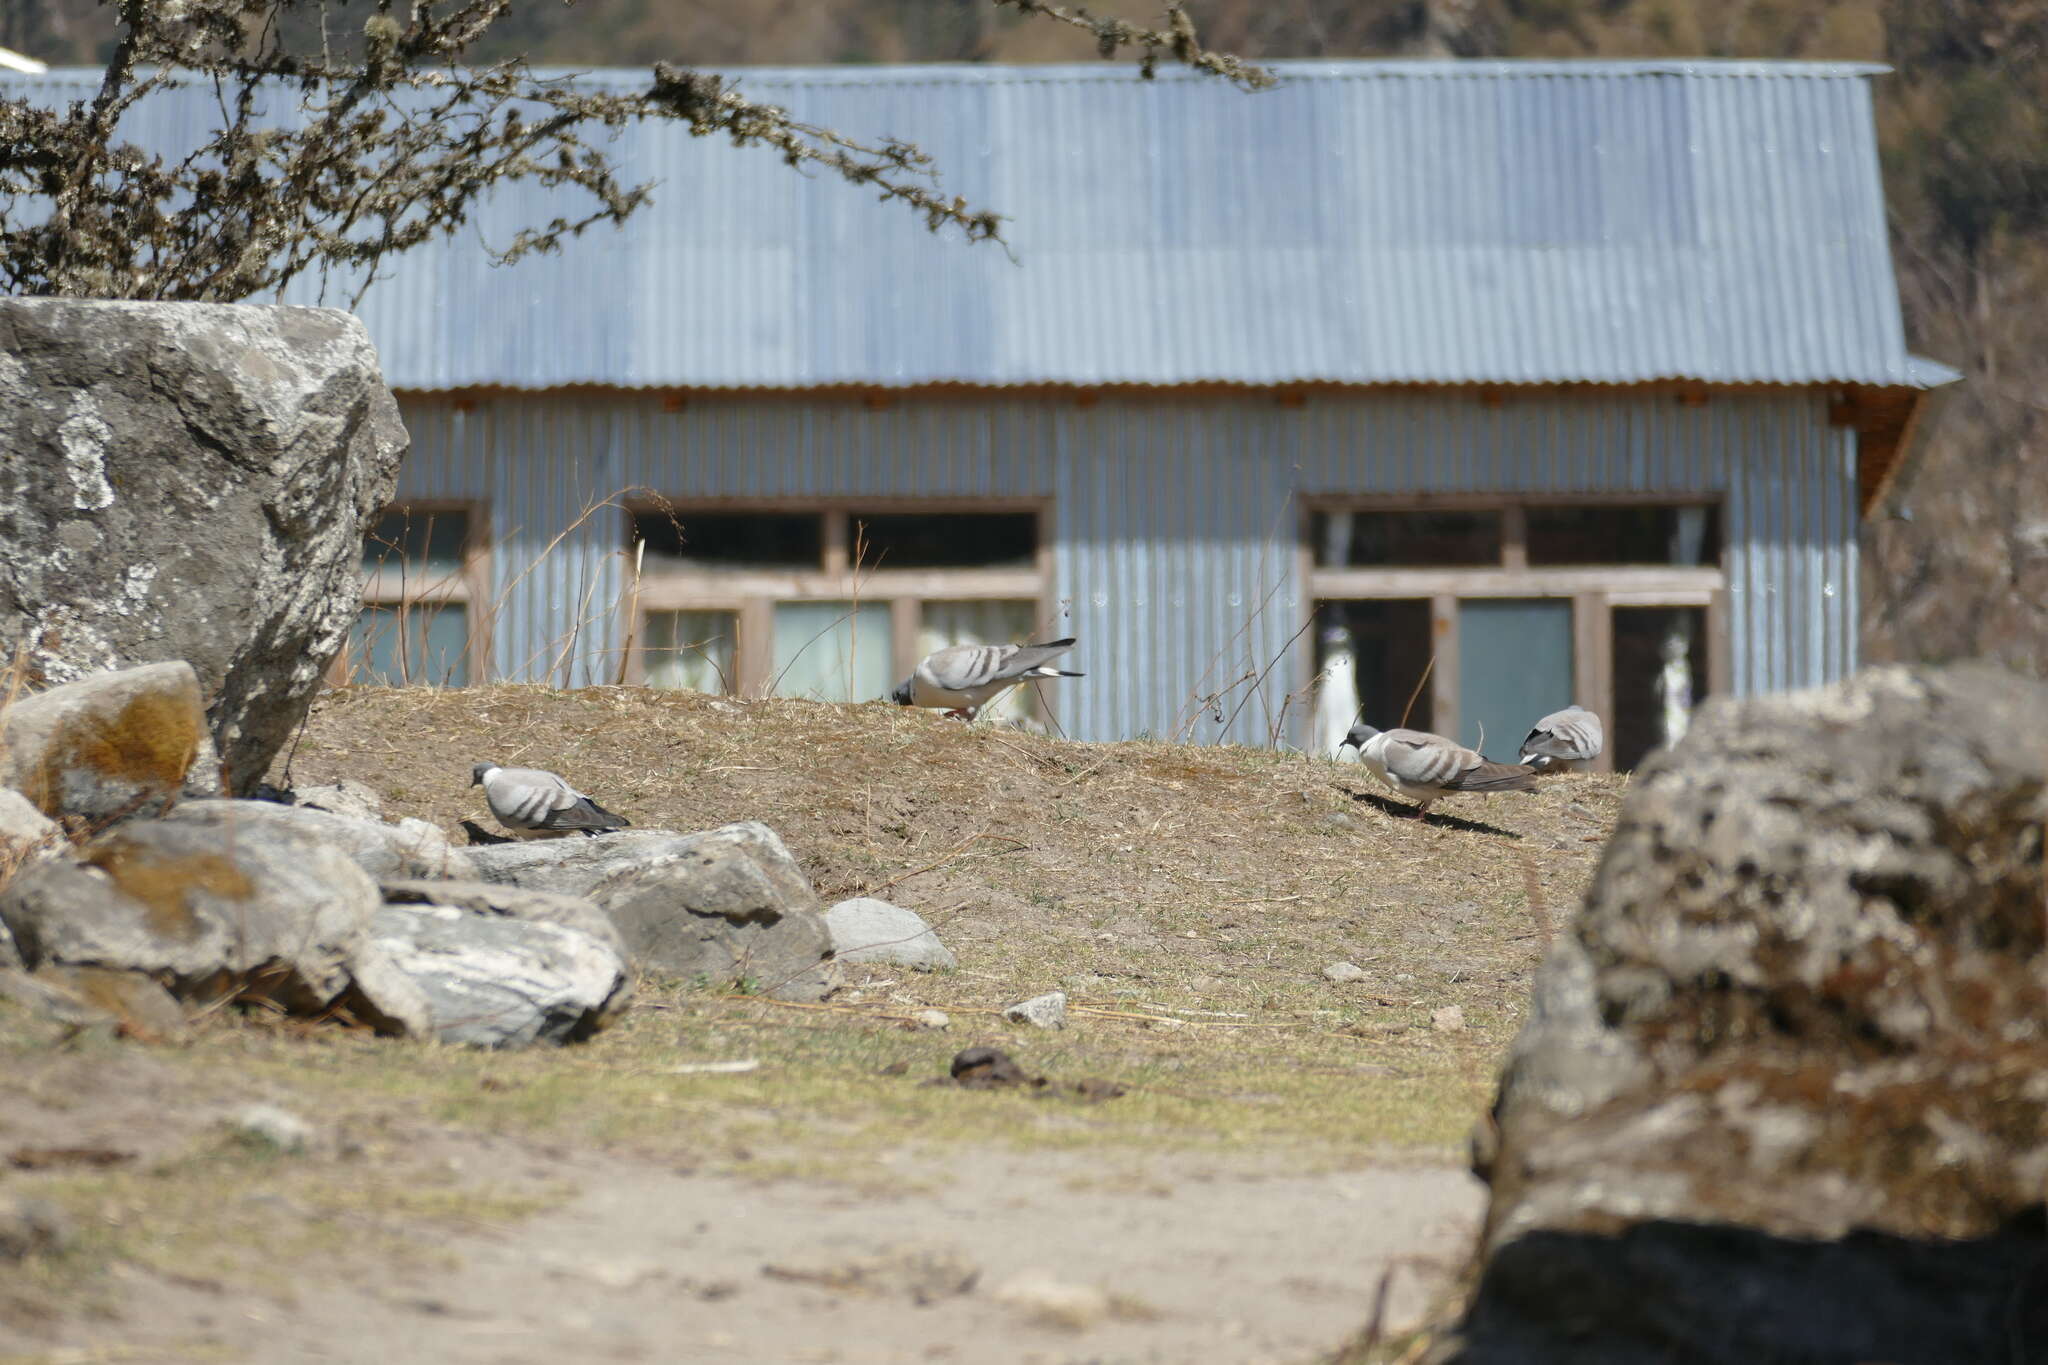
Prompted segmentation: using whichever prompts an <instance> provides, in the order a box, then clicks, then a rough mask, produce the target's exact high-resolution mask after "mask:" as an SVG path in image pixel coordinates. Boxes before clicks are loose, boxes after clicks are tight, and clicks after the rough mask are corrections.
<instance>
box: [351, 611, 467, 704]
mask: <svg viewBox="0 0 2048 1365" xmlns="http://www.w3.org/2000/svg"><path fill="white" fill-rule="evenodd" d="M348 654H349V660H350V664H351V667H350V669H349V677H348V681H349V682H352V683H368V684H371V685H373V686H378V687H398V686H403V685H406V684H411V683H427V684H432V685H435V686H442V687H464V686H467V685H468V683H469V610H468V608H466V607H464V606H463V605H462V604H461V603H460V602H425V603H414V604H412V605H393V604H384V603H373V604H371V605H369V606H365V607H364V608H363V609H362V612H361V613H360V614H359V615H358V616H357V617H356V623H355V626H354V628H353V629H351V630H350V631H349V640H348Z"/></svg>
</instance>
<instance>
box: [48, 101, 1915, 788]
mask: <svg viewBox="0 0 2048 1365" xmlns="http://www.w3.org/2000/svg"><path fill="white" fill-rule="evenodd" d="M1277 69H1278V72H1279V74H1280V76H1281V78H1282V79H1281V83H1280V85H1279V87H1278V88H1277V89H1274V90H1271V91H1268V92H1262V93H1258V94H1252V95H1247V94H1243V93H1240V92H1239V91H1237V90H1235V89H1232V88H1230V87H1229V86H1227V85H1224V84H1222V83H1219V82H1216V81H1213V80H1207V79H1202V78H1197V77H1193V76H1190V75H1186V74H1180V73H1169V74H1163V75H1162V76H1161V77H1160V78H1159V79H1158V80H1156V81H1151V82H1147V81H1144V80H1142V79H1140V78H1139V77H1138V76H1137V75H1136V73H1135V72H1133V71H1130V70H1128V69H1122V68H1118V67H1113V66H1088V67H1065V66H1045V67H983V66H918V67H852V68H844V67H842V68H814V69H775V70H769V69H761V70H752V71H741V72H738V73H735V75H736V76H737V78H738V80H739V83H740V85H741V88H742V89H744V90H745V91H746V92H747V93H748V94H749V95H750V96H752V97H754V98H758V99H765V100H768V101H771V102H773V103H776V104H780V105H782V106H784V107H786V108H788V109H789V110H791V111H792V112H793V113H794V114H796V115H797V116H798V117H800V118H802V119H804V120H806V121H810V122H815V123H821V124H825V125H827V126H830V127H833V128H836V129H838V130H840V131H842V132H845V133H848V134H851V135H856V136H859V135H881V134H896V135H900V136H904V137H910V138H914V139H916V140H917V141H918V142H919V143H920V144H921V145H922V146H923V147H925V149H926V150H928V151H930V152H931V153H933V154H934V156H935V157H936V158H937V162H938V164H939V166H940V167H941V168H942V169H943V174H944V177H945V185H946V188H947V189H948V190H949V191H951V192H957V193H959V194H962V195H964V196H966V197H967V198H968V199H969V200H970V201H971V202H974V203H976V204H979V205H987V206H990V207H994V208H996V209H998V210H999V211H1001V212H1003V213H1004V214H1006V215H1008V217H1009V219H1010V221H1009V223H1008V224H1007V226H1006V235H1007V236H1008V238H1009V241H1010V243H1011V253H1010V254H1007V255H1006V254H1005V253H1004V252H1003V251H1002V250H999V249H996V248H992V247H987V246H980V247H970V246H966V245H962V244H960V243H959V242H957V241H955V240H950V239H947V238H944V237H934V236H932V235H930V234H928V233H927V232H925V231H924V229H923V227H922V225H921V223H920V222H919V221H918V220H916V219H915V218H914V217H913V216H912V215H911V214H910V213H908V212H906V211H905V210H903V209H901V208H898V207H895V206H892V205H886V204H881V203H878V202H876V201H875V200H874V198H873V196H872V195H870V194H867V193H865V192H863V191H861V190H857V189H854V188H850V187H848V186H846V185H844V184H842V183H840V182H838V181H836V180H831V179H824V178H807V177H804V176H800V175H797V174H793V173H792V172H790V171H789V170H788V169H787V168H785V167H784V166H783V165H782V164H781V163H780V162H779V161H778V160H777V159H776V158H775V157H774V156H772V155H769V154H765V153H760V152H750V151H745V150H737V149H734V148H732V147H729V146H727V145H724V144H722V143H719V142H717V141H715V140H710V139H692V138H690V137H689V136H687V134H686V133H684V132H683V131H682V130H680V129H677V128H673V127H661V126H641V127H635V128H629V129H627V130H625V131H624V132H623V133H621V135H620V136H619V139H618V141H617V143H616V145H615V146H614V148H613V152H614V155H615V156H616V157H617V159H619V160H620V161H621V162H622V163H623V164H624V165H625V166H626V168H627V169H628V170H629V171H630V172H631V173H633V174H635V175H637V176H643V177H646V178H651V179H654V180H656V181H658V182H659V185H658V188H657V190H656V195H655V202H654V204H653V205H652V206H651V207H650V208H648V209H646V210H644V211H643V212H642V213H640V214H639V215H638V216H636V217H635V218H634V219H633V220H632V221H631V222H630V223H629V224H628V226H627V227H626V228H625V229H624V230H622V231H619V232H616V233H614V232H610V231H606V230H600V231H597V232H594V233H593V234H591V235H589V236H587V237H586V238H585V239H583V240H580V241H578V242H576V243H574V244H572V246H571V248H570V249H569V250H568V251H566V252H565V253H563V254H562V255H561V256H559V257H553V258H544V259H539V260H532V261H529V262H527V263H524V264H521V265H520V266H518V267H516V268H513V269H510V270H504V271H498V270H493V269H492V268H491V267H489V266H488V265H487V264H486V263H485V261H484V259H483V256H482V253H480V252H479V251H477V250H476V248H475V243H474V242H473V241H469V240H464V241H458V242H453V243H444V244H439V245H436V246H433V247H431V248H428V249H424V250H421V251H417V252H415V253H412V254H410V255H408V256H406V257H404V258H402V259H401V260H400V261H399V262H397V263H396V265H395V266H394V267H393V268H392V271H391V278H390V279H388V280H386V281H384V282H381V283H380V284H378V285H377V286H376V287H375V288H374V289H373V290H372V291H371V292H370V294H369V295H368V297H367V298H366V299H365V301H364V303H363V304H362V306H361V309H360V311H361V313H362V315H363V317H364V319H365V321H366V322H367V324H368V326H369V328H370V330H371V333H372V335H373V336H374V337H375V338H376V339H377V341H378V344H379V347H380V350H381V353H382V356H383V361H384V366H385V373H386V378H387V379H388V381H389V382H390V383H391V385H392V386H393V388H394V389H396V390H398V391H399V393H400V396H401V400H402V402H403V406H404V411H405V415H406V419H407V423H408V425H409V427H410V429H411V432H412V437H413V450H412V454H411V456H410V458H409V459H408V461H407V464H406V466H405V469H404V472H403V474H402V480H401V483H402V487H401V493H400V497H401V502H402V504H403V512H402V517H403V519H404V520H403V521H401V520H400V519H399V517H400V514H396V513H395V515H394V519H393V521H392V522H391V523H390V524H389V525H388V526H387V528H386V531H387V538H388V539H390V540H392V541H393V542H394V543H396V544H398V545H399V546H400V547H401V549H402V550H404V551H405V552H406V553H407V554H408V555H410V556H411V558H410V559H409V560H407V561H406V564H405V567H404V568H403V570H402V571H401V570H400V569H399V568H398V567H396V566H397V565H398V563H399V561H398V560H397V559H395V558H392V559H386V560H384V561H383V563H382V566H381V568H379V569H377V570H376V571H374V572H372V574H371V575H370V578H371V589H370V592H371V599H372V603H373V605H372V607H371V608H370V610H369V612H368V614H367V615H366V627H365V632H366V635H365V639H366V644H368V646H369V649H370V653H371V654H373V655H374V656H375V658H374V660H373V662H374V663H375V665H376V667H378V668H379V669H382V670H384V671H386V672H390V671H392V670H393V669H394V667H395V666H396V663H397V661H398V660H400V659H402V658H403V659H410V660H412V661H413V663H414V664H416V665H418V667H417V668H416V669H415V668H413V667H411V666H408V668H407V671H409V672H417V673H420V674H424V675H427V676H435V675H438V676H440V677H446V678H462V677H468V678H477V677H481V676H486V675H488V676H493V677H500V678H512V679H520V678H553V679H557V680H560V681H564V682H569V683H582V682H590V681H611V680H614V679H617V678H626V679H633V680H643V679H644V680H650V681H656V682H668V683H672V684H680V685H692V686H730V687H736V688H740V689H744V690H748V691H754V690H758V689H762V688H766V687H768V686H771V685H774V686H779V687H781V688H782V689H783V690H785V691H810V692H813V693H815V694H818V695H826V696H851V697H854V698H857V699H865V698H869V697H873V696H875V695H877V693H878V692H879V691H880V690H882V689H881V688H880V687H877V686H875V684H876V682H877V681H878V680H879V681H881V682H882V683H884V684H886V683H887V682H888V681H893V679H894V678H895V677H898V676H901V674H902V673H904V672H906V671H907V669H908V665H909V663H910V662H911V661H912V660H913V659H914V658H915V657H917V656H918V655H920V654H921V653H922V652H923V651H924V649H926V648H928V647H930V646H932V645H933V644H936V643H938V642H940V641H943V640H949V639H961V638H985V637H988V636H991V635H1002V634H1005V633H1010V632H1015V633H1026V632H1029V633H1033V634H1034V635H1036V634H1037V633H1040V632H1044V633H1054V634H1074V635H1078V636H1079V637H1080V639H1081V644H1080V646H1079V647H1078V648H1077V650H1076V651H1075V653H1074V656H1073V657H1074V659H1075V663H1074V664H1073V666H1074V667H1078V668H1082V669H1084V670H1086V672H1087V674H1088V676H1087V677H1086V678H1085V679H1080V680H1074V681H1071V682H1067V683H1062V684H1060V685H1059V686H1058V687H1057V689H1056V690H1055V689H1048V690H1047V693H1046V694H1045V697H1044V701H1043V703H1041V704H1044V705H1047V706H1048V707H1049V710H1050V716H1049V719H1053V720H1056V721H1057V723H1058V724H1059V726H1060V727H1061V728H1062V729H1063V730H1064V731H1065V732H1066V733H1068V734H1070V735H1073V736H1076V737H1079V738H1089V739H1110V738H1120V737H1125V736H1131V735H1136V734H1141V733H1150V734H1154V735H1176V736H1180V737H1184V738H1189V739H1195V740H1202V741H1214V740H1229V741H1236V742H1244V743H1271V742H1276V741H1278V742H1293V743H1306V742H1309V741H1310V739H1311V737H1312V727H1313V726H1314V721H1313V719H1312V714H1313V708H1314V700H1313V695H1312V693H1313V689H1312V687H1311V683H1312V680H1313V679H1314V678H1315V677H1316V676H1317V674H1318V672H1319V670H1321V669H1323V668H1324V667H1325V666H1326V665H1331V664H1337V665H1340V666H1342V667H1344V668H1346V669H1347V670H1348V672H1349V674H1350V675H1351V676H1352V677H1354V678H1355V686H1356V688H1357V692H1358V695H1359V697H1360V699H1361V701H1362V702H1363V704H1364V706H1365V708H1366V711H1367V717H1368V719H1376V723H1379V724H1382V725H1386V724H1392V723H1395V721H1396V720H1397V719H1398V718H1399V716H1400V714H1401V713H1402V712H1403V711H1404V710H1405V711H1408V712H1409V714H1410V723H1426V724H1429V725H1431V726H1432V727H1433V728H1436V729H1439V730H1443V731H1445V732H1446V733H1455V734H1457V735H1459V737H1460V738H1462V739H1464V740H1465V741H1466V742H1474V741H1475V740H1477V739H1478V738H1479V737H1480V734H1481V732H1482V730H1483V733H1484V735H1485V736H1486V739H1487V747H1488V748H1489V749H1492V750H1494V751H1495V753H1496V756H1498V755H1499V753H1500V752H1501V751H1502V750H1503V749H1504V748H1505V747H1507V746H1511V745H1512V743H1513V741H1514V739H1515V738H1516V737H1518V736H1519V734H1520V731H1521V729H1522V728H1524V727H1525V726H1526V724H1527V720H1528V719H1529V718H1532V717H1533V716H1534V715H1536V714H1540V713H1541V712H1542V711H1545V710H1549V709H1553V708H1554V707H1556V706H1560V705H1563V704H1565V703H1566V702H1567V701H1569V700H1571V699H1573V698H1574V697H1576V698H1577V699H1579V700H1581V701H1584V702H1585V703H1587V704H1589V705H1593V706H1595V707H1596V708H1599V709H1602V710H1604V711H1606V712H1608V713H1609V714H1610V716H1611V717H1612V718H1613V724H1614V728H1615V730H1616V732H1617V733H1616V744H1615V748H1616V750H1617V751H1618V753H1619V757H1620V760H1621V761H1622V762H1624V763H1626V762H1627V761H1628V759H1629V757H1630V756H1631V754H1634V753H1639V752H1641V751H1642V750H1643V749H1645V748H1647V747H1648V746H1649V745H1650V744H1651V743H1654V742H1655V739H1656V737H1657V727H1658V725H1659V723H1660V722H1659V721H1658V719H1657V717H1658V707H1659V705H1660V704H1661V705H1664V706H1666V707H1667V708H1668V706H1669V704H1670V702H1671V698H1672V697H1673V695H1674V690H1673V689H1674V686H1675V687H1676V695H1680V696H1682V695H1684V694H1685V693H1686V692H1688V691H1689V692H1691V693H1695V694H1696V693H1697V692H1698V691H1700V690H1734V691H1737V692H1754V691H1761V690H1768V689H1775V688H1782V687H1790V686H1801V685H1807V684H1814V683H1822V682H1826V681H1829V680H1832V679H1835V678H1838V677H1840V676H1842V675H1843V674H1845V673H1846V672H1848V671H1850V670H1851V669H1852V668H1854V666H1855V664H1856V652H1857V620H1856V613H1857V591H1856V574H1857V555H1856V544H1857V524H1858V521H1859V518H1860V516H1861V515H1862V513H1863V512H1864V511H1866V510H1867V509H1869V508H1870V507H1871V506H1872V505H1873V504H1874V502H1875V500H1876V499H1878V498H1879V497H1881V496H1882V494H1883V491H1884V489H1885V487H1886V486H1887V484H1888V481H1889V480H1890V478H1891V477H1892V475H1893V473H1894V472H1895V471H1896V469H1897V467H1898V466H1899V464H1900V462H1901V461H1902V459H1903V458H1905V455H1906V453H1907V452H1908V451H1909V450H1910V448H1911V446H1912V444H1913V435H1914V427H1915V424H1916V419H1917V415H1918V413H1919V411H1920V408H1921V405H1922V400H1923V397H1924V395H1925V393H1926V391H1927V390H1929V389H1930V388H1932V387H1934V386H1936V385H1939V384H1941V383H1945V382H1947V381H1948V380H1950V379H1952V378H1954V377H1955V375H1954V373H1953V372H1952V371H1948V370H1946V369H1945V368H1943V367H1942V366H1939V365H1936V364H1934V363H1933V362H1930V361H1925V360H1921V359H1918V358H1916V357H1914V356H1912V355H1910V354H1908V353H1907V351H1906V348H1905V343H1904V334H1903V329H1902V326H1901V320H1900V312H1899V300H1898V291H1897V287H1896V283H1895V280H1894V277H1893V274H1892V264H1891V257H1890V251H1889V246H1888V242H1887V236H1886V226H1885V213H1884V203H1883V195H1882V187H1881V185H1880V181H1879V169H1878V158H1877V149H1876V140H1875V132H1874V128H1873V122H1872V110H1871V90H1870V83H1871V80H1872V78H1873V77H1875V76H1877V75H1879V74H1880V73H1881V72H1882V70H1883V68H1880V67H1872V66H1866V65H1846V64H1795V63H1759V62H1687V63H1668V62H1657V63H1636V62H1627V63H1615V62H1599V63H1585V62H1573V63H1534V62H1315V63H1280V64H1278V66H1277ZM66 76H68V77H69V78H71V79H74V80H76V79H82V78H83V73H58V74H57V76H54V77H52V78H49V79H51V80H61V79H64V78H65V77H66ZM585 79H589V80H592V81H596V82H600V83H605V84H614V85H619V86H628V85H637V84H639V83H641V82H642V81H643V80H644V76H643V75H642V74H641V73H638V72H632V73H628V72H611V73H604V72H600V73H593V74H591V75H589V76H588V77H585ZM178 116H183V115H174V114H168V113H165V112H163V111H162V110H160V111H159V112H158V113H157V114H156V115H154V116H153V117H158V118H164V117H178ZM190 116H192V117H200V116H203V115H202V114H201V113H200V112H199V111H197V110H195V111H192V112H191V114H190ZM555 211H556V210H554V209H551V208H550V207H549V206H548V205H547V203H546V202H545V201H544V200H542V199H540V198H537V197H534V196H533V195H532V194H530V193H528V192H519V191H515V192H508V193H506V194H505V195H503V196H501V198H500V199H499V200H498V201H497V202H496V203H495V204H494V205H493V206H492V208H491V211H490V212H489V213H488V214H487V215H486V216H485V220H484V221H483V222H481V223H480V224H479V225H478V227H479V231H480V233H481V235H482V236H483V237H484V238H485V239H487V240H498V241H503V240H505V239H507V238H509V236H510V233H511V231H512V230H513V228H514V227H515V226H516V225H518V224H521V223H524V222H530V221H533V220H535V219H545V218H547V217H550V216H552V215H553V213H554V212H555ZM401 579H403V580H404V581H405V582H404V583H401V582H400V581H399V580H401ZM405 583H410V584H411V585H414V587H417V586H419V585H425V592H426V595H427V596H428V597H431V598H432V599H433V600H434V601H437V602H439V603H441V604H442V605H441V607H440V608H439V609H438V610H437V611H427V610H422V609H421V608H420V605H419V603H418V602H417V601H413V602H412V603H411V605H410V606H409V607H407V608H406V609H404V610H401V608H400V606H399V603H400V600H401V599H410V598H413V597H416V596H417V594H416V593H414V592H413V589H412V588H409V587H406V586H405ZM380 604H381V605H380ZM408 613H409V614H408ZM380 629H381V630H382V631H383V632H384V640H385V643H384V644H382V645H378V644H376V643H374V641H375V639H376V636H377V632H378V631H379V630H380ZM380 651H381V652H380ZM1339 656H1341V658H1340V657H1339ZM1674 670H1675V671H1676V674H1677V675H1679V676H1678V677H1677V678H1676V681H1675V683H1674V678H1673V671H1674ZM1660 679H1661V680H1662V681H1661V682H1660V681H1659V680H1660ZM1349 685H1350V684H1349V683H1347V686H1349ZM1347 704H1348V703H1347Z"/></svg>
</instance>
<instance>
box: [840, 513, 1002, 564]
mask: <svg viewBox="0 0 2048 1365" xmlns="http://www.w3.org/2000/svg"><path fill="white" fill-rule="evenodd" d="M846 533H847V535H848V536H849V537H854V538H856V539H853V540H851V541H850V542H849V544H848V545H847V547H846V553H847V556H848V558H849V559H853V558H854V556H855V553H856V551H858V552H859V555H858V560H857V562H858V563H860V564H861V565H863V566H864V567H868V568H876V569H966V568H1027V569H1028V568H1030V567H1031V565H1032V563H1033V561H1034V559H1035V558H1036V556H1037V554H1038V515H1037V514H1036V513H1034V512H918V513H899V512H882V513H867V512H855V513H853V514H852V515H851V516H850V517H848V518H847V532H846Z"/></svg>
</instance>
